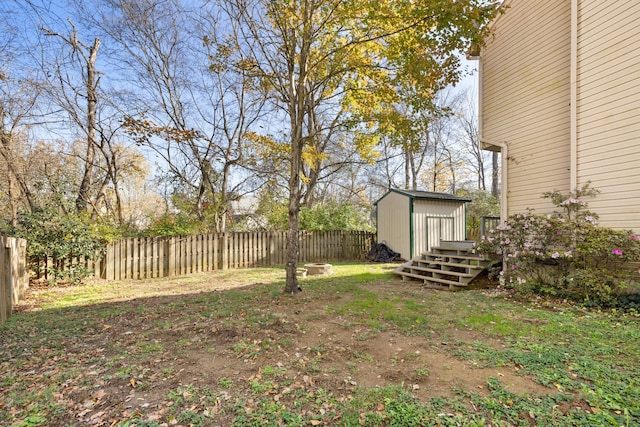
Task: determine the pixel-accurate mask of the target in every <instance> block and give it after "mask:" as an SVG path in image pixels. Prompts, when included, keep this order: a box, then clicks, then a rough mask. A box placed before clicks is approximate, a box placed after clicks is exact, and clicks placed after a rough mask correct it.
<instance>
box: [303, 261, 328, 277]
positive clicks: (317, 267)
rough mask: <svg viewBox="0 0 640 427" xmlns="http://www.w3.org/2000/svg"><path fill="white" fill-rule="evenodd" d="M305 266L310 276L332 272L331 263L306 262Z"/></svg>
mask: <svg viewBox="0 0 640 427" xmlns="http://www.w3.org/2000/svg"><path fill="white" fill-rule="evenodd" d="M304 268H305V269H306V270H307V274H308V275H309V276H320V275H325V274H331V273H332V270H331V264H323V263H316V264H305V265H304Z"/></svg>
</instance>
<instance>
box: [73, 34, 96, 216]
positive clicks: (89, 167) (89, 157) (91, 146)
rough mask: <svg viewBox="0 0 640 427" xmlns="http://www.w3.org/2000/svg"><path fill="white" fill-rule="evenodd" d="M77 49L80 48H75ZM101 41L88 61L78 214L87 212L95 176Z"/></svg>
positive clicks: (77, 201)
mask: <svg viewBox="0 0 640 427" xmlns="http://www.w3.org/2000/svg"><path fill="white" fill-rule="evenodd" d="M75 48H76V49H77V48H78V47H77V46H75ZM99 48H100V39H99V38H96V39H95V40H94V41H93V46H91V48H90V49H89V58H88V60H87V70H86V71H87V82H86V89H87V152H86V157H85V159H84V165H85V166H84V175H83V176H82V182H81V183H80V188H79V189H78V197H77V198H76V209H77V210H78V212H86V211H87V210H88V206H89V197H90V196H89V192H90V190H91V178H92V175H93V164H94V161H95V154H96V141H95V138H96V105H97V103H98V94H97V88H98V79H97V77H96V61H97V59H98V49H99Z"/></svg>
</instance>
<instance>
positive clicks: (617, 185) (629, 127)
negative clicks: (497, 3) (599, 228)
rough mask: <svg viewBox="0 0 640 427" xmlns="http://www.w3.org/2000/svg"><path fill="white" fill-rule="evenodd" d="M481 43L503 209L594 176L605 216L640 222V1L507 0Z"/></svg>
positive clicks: (484, 138)
mask: <svg viewBox="0 0 640 427" xmlns="http://www.w3.org/2000/svg"><path fill="white" fill-rule="evenodd" d="M505 5H506V6H507V9H506V12H505V13H504V14H503V15H501V16H500V17H498V18H497V19H496V20H495V21H494V23H493V30H494V35H493V36H492V38H490V39H489V40H488V42H487V44H486V46H484V47H483V48H482V49H481V50H480V56H479V60H480V64H479V69H480V86H479V95H480V101H479V108H480V113H479V117H480V139H481V143H482V144H483V147H484V148H485V149H488V150H494V151H501V152H502V163H503V165H502V166H503V177H502V182H503V185H502V186H503V199H502V208H503V212H502V216H503V218H504V217H506V216H508V215H511V214H513V213H517V212H522V211H524V210H525V209H526V208H533V209H535V210H536V211H537V212H539V213H544V212H546V211H550V210H553V206H551V205H550V203H549V201H548V200H544V199H541V198H540V195H541V194H542V193H543V192H545V191H551V190H559V191H563V192H568V191H570V190H572V189H575V188H579V187H581V186H582V185H584V184H585V183H587V182H588V181H591V183H592V184H591V186H592V187H593V188H596V189H598V190H600V192H601V193H600V194H599V195H598V196H597V197H596V198H595V199H593V200H590V201H589V202H590V208H591V209H592V210H594V211H595V212H597V213H598V214H600V223H601V224H602V225H605V226H609V227H613V228H618V229H634V230H636V231H638V230H640V56H639V55H638V52H637V50H638V48H639V47H640V26H639V25H637V23H638V22H639V20H640V2H637V1H632V2H630V1H627V0H607V1H603V0H507V1H505Z"/></svg>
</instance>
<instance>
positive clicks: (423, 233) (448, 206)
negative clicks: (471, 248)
mask: <svg viewBox="0 0 640 427" xmlns="http://www.w3.org/2000/svg"><path fill="white" fill-rule="evenodd" d="M470 201H471V199H467V198H464V197H458V196H454V195H452V194H447V193H434V192H430V191H415V190H399V189H390V190H389V191H388V192H387V193H386V194H385V195H384V196H382V197H381V198H380V199H379V200H378V201H376V202H375V203H374V205H375V206H376V222H377V228H378V232H377V239H378V242H386V243H387V245H388V246H389V247H390V248H391V249H393V250H394V251H396V252H399V253H400V254H401V255H402V257H403V258H405V259H411V258H413V256H414V255H417V254H420V253H422V252H426V251H429V250H431V248H432V247H434V246H438V245H439V244H440V241H443V240H465V239H466V233H467V231H466V230H467V224H466V210H467V207H466V206H467V203H468V202H470Z"/></svg>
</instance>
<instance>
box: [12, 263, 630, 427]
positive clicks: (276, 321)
mask: <svg viewBox="0 0 640 427" xmlns="http://www.w3.org/2000/svg"><path fill="white" fill-rule="evenodd" d="M394 267H395V265H390V264H334V267H333V270H334V273H333V274H332V275H330V276H327V277H320V278H313V277H309V278H305V279H302V280H301V284H302V287H303V292H302V293H300V294H299V295H297V296H295V297H292V296H287V295H283V293H282V291H283V289H284V271H283V269H276V268H271V269H253V270H239V271H224V272H222V271H221V272H215V273H209V274H198V275H193V276H189V277H181V278H173V279H158V280H149V281H135V282H134V281H127V282H110V283H107V282H92V283H90V284H87V285H83V286H77V287H57V288H37V289H32V290H30V292H29V295H28V298H27V299H26V300H25V301H24V302H23V303H21V305H20V306H19V307H18V313H16V314H15V315H14V316H13V317H12V318H11V319H9V321H8V322H7V323H5V324H4V325H2V326H0V425H2V426H35V425H43V426H44V425H46V426H90V425H96V426H172V425H182V426H187V425H192V426H281V425H285V426H533V425H539V426H599V425H605V426H620V425H622V426H638V425H640V352H639V351H638V344H639V343H640V319H639V318H638V317H634V316H632V315H629V314H626V315H623V314H620V313H612V312H606V313H601V312H596V311H586V310H584V309H581V308H577V307H573V306H570V305H567V304H563V303H561V302H557V301H556V302H550V301H546V300H535V301H530V302H521V301H517V300H514V299H512V298H510V297H509V296H508V295H506V294H503V293H499V292H495V291H491V290H470V291H463V292H457V293H449V292H441V291H434V290H429V289H424V288H422V287H421V286H420V284H419V283H418V282H401V281H399V280H398V278H397V276H395V275H392V274H391V270H392V268H394Z"/></svg>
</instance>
